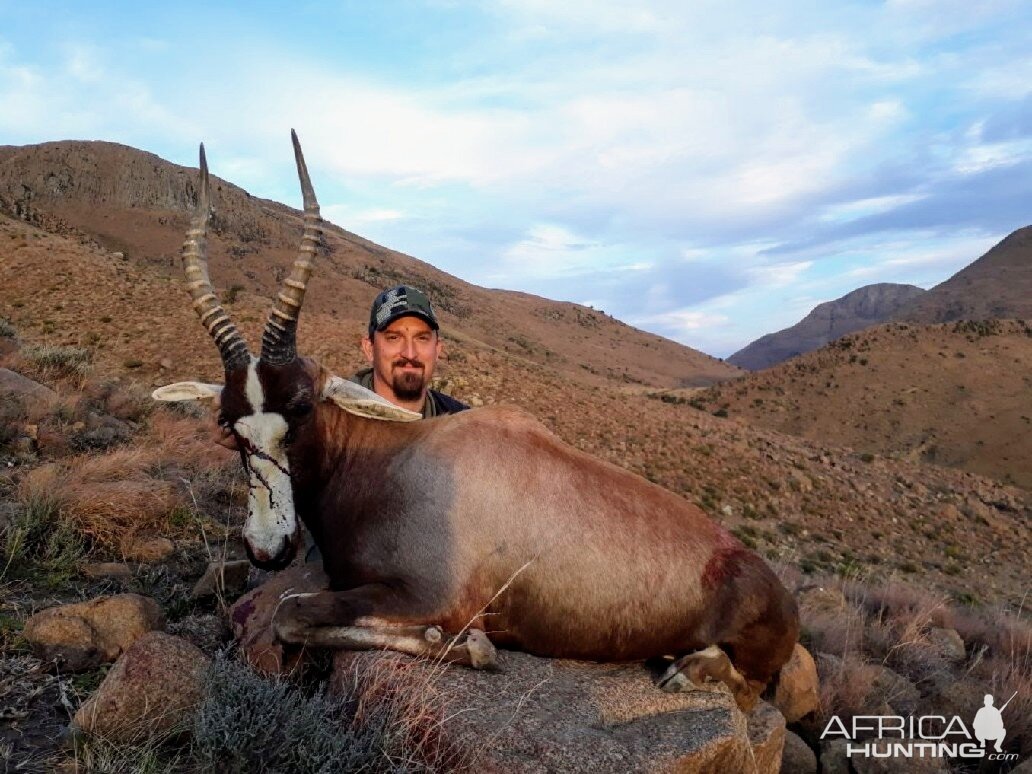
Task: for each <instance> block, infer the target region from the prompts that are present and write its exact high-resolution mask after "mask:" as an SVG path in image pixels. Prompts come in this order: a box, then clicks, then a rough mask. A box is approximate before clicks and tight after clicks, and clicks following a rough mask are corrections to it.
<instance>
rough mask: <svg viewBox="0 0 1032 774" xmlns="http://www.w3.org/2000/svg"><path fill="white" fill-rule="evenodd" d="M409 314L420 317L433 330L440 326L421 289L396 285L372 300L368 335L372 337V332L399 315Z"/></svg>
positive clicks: (428, 300) (384, 326)
mask: <svg viewBox="0 0 1032 774" xmlns="http://www.w3.org/2000/svg"><path fill="white" fill-rule="evenodd" d="M409 314H411V315H415V316H416V317H420V318H422V319H423V320H425V321H426V323H427V325H429V326H430V327H431V328H433V329H434V330H435V331H436V330H438V329H439V328H440V327H441V326H440V325H439V324H438V323H437V315H436V314H434V309H433V307H432V306H430V299H429V298H427V297H426V294H425V293H424V292H423V291H422V290H418V289H417V288H413V287H410V286H408V285H398V287H396V288H389V289H388V290H385V291H383V292H382V293H380V295H378V296H377V297H376V300H374V301H373V308H372V309H371V310H370V312H369V337H370V338H372V336H373V333H374V332H376V331H382V330H383V329H384V328H386V327H387V326H388V325H390V324H391V323H392V322H394V321H395V320H397V319H398V318H399V317H404V316H405V315H409Z"/></svg>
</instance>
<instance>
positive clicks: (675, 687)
mask: <svg viewBox="0 0 1032 774" xmlns="http://www.w3.org/2000/svg"><path fill="white" fill-rule="evenodd" d="M656 686H657V687H658V688H659V689H660V690H661V691H666V692H667V693H684V692H685V691H690V690H692V689H693V688H697V687H698V686H697V685H695V683H693V682H692V680H691V678H690V677H688V675H686V674H685V673H684V671H683V670H682V669H681V667H680V666H679V665H678V663H677V662H674V663H673V664H671V665H670V666H669V667H668V668H667V671H666V672H664V673H663V676H662V677H660V678H659V682H657V683H656Z"/></svg>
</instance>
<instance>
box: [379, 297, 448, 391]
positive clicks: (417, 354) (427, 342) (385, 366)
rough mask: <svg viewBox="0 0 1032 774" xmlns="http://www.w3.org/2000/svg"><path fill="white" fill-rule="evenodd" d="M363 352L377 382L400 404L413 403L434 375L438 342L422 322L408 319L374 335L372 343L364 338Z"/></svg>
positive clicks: (394, 323) (439, 352)
mask: <svg viewBox="0 0 1032 774" xmlns="http://www.w3.org/2000/svg"><path fill="white" fill-rule="evenodd" d="M362 351H363V352H364V353H365V356H366V359H367V360H369V362H370V363H372V366H373V373H374V374H375V376H376V379H377V380H378V381H380V382H381V383H383V384H385V385H387V386H388V387H389V388H390V389H391V390H393V391H394V395H395V396H396V397H397V398H399V399H400V400H416V399H418V398H420V397H421V396H422V395H423V390H425V389H426V388H427V387H428V386H429V384H430V378H431V377H432V376H433V375H434V368H435V367H436V366H437V358H438V357H439V356H440V354H441V340H440V338H439V337H438V335H437V332H436V331H435V330H434V329H433V328H431V327H430V326H429V324H427V322H426V321H425V320H423V319H422V318H420V317H416V316H414V315H409V316H406V317H400V318H398V319H397V320H395V321H394V322H392V323H391V324H390V325H388V326H387V327H386V328H384V329H383V330H382V331H377V332H375V333H374V334H373V338H372V340H370V339H369V338H363V339H362Z"/></svg>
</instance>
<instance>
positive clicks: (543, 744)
mask: <svg viewBox="0 0 1032 774" xmlns="http://www.w3.org/2000/svg"><path fill="white" fill-rule="evenodd" d="M498 665H499V668H498V670H497V671H495V672H489V671H475V670H472V669H467V668H462V667H455V666H452V667H444V666H441V665H439V664H436V663H432V662H426V661H416V660H413V659H409V658H407V657H401V656H396V655H385V654H382V653H370V652H364V653H353V652H341V653H338V654H337V655H336V657H335V659H334V672H333V676H332V678H331V690H333V689H336V690H337V691H339V692H348V693H351V692H352V691H353V690H354V686H356V685H358V686H359V687H360V688H361V687H362V686H363V685H370V684H371V685H375V686H376V687H377V692H378V694H379V695H380V696H381V697H382V699H381V700H382V701H391V700H396V698H393V697H399V696H401V697H413V696H419V697H421V702H420V704H419V706H418V707H415V708H414V711H413V710H410V711H408V712H400V713H398V715H399V716H400V717H406V716H407V717H411V718H414V719H416V720H418V721H419V722H420V723H422V724H427V723H430V724H432V725H434V727H435V728H436V729H437V732H438V733H439V734H440V735H441V736H442V737H443V739H442V740H441V741H440V744H441V745H443V746H446V747H449V748H451V749H455V750H459V751H461V753H460V755H461V756H464V761H463V762H464V763H466V764H467V765H474V766H476V767H478V768H482V769H485V770H489V771H506V772H513V773H514V774H516V773H518V772H550V771H591V772H594V774H607V773H608V772H613V773H614V774H615V773H616V772H620V773H621V774H622V773H623V772H627V771H678V772H717V771H720V772H723V771H734V772H777V771H780V766H781V751H782V747H783V745H784V736H785V722H784V718H782V717H781V714H780V713H779V712H778V711H777V710H776V709H774V708H773V707H771V706H770V705H769V704H766V703H761V704H760V705H758V707H757V708H756V709H755V710H754V711H753V712H752V713H751V715H750V716H749V718H748V719H747V718H746V716H744V715H743V714H742V713H741V712H739V711H738V708H737V707H736V706H735V703H734V700H733V699H732V697H731V695H730V693H729V692H728V691H727V690H726V689H725V688H724V686H722V685H708V686H706V687H705V688H703V689H699V690H693V691H689V692H686V693H680V694H668V693H663V692H662V691H660V690H658V689H657V688H656V686H655V675H653V674H651V673H650V671H649V670H648V669H647V668H646V667H645V666H643V665H641V664H596V663H586V662H578V661H567V660H553V659H541V658H535V657H534V656H530V655H527V654H525V653H517V652H512V651H501V652H499V654H498ZM374 700H375V697H374ZM426 708H436V710H437V711H438V712H439V716H438V717H435V718H432V719H428V718H427V717H425V715H423V713H425V711H426ZM369 711H372V710H369Z"/></svg>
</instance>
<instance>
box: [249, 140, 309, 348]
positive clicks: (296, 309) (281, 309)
mask: <svg viewBox="0 0 1032 774" xmlns="http://www.w3.org/2000/svg"><path fill="white" fill-rule="evenodd" d="M290 139H291V140H292V141H293V143H294V160H295V161H296V162H297V176H298V177H299V178H300V179H301V195H302V197H303V198H304V203H305V230H304V233H303V234H302V235H301V248H300V250H299V251H298V254H297V258H295V259H294V267H293V268H292V269H291V271H290V276H289V277H287V278H286V279H285V280H284V281H283V289H282V290H280V292H279V295H277V296H276V300H275V301H273V304H272V309H271V310H269V320H268V322H267V323H266V324H265V332H264V333H263V334H262V356H261V360H262V362H264V363H269V364H270V365H286V364H287V363H290V362H292V361H293V360H294V359H295V358H296V357H297V318H298V315H300V314H301V305H302V304H303V303H304V301H305V288H306V287H307V286H308V278H309V277H311V276H312V264H313V263H314V261H315V253H316V250H317V249H318V246H319V240H320V238H321V237H322V228H320V226H319V224H320V223H322V218H320V217H319V202H317V201H316V200H315V191H314V189H313V188H312V181H311V178H309V177H308V167H307V166H305V157H304V155H303V154H302V153H301V143H300V142H298V139H297V132H295V131H294V130H293V129H291V130H290Z"/></svg>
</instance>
